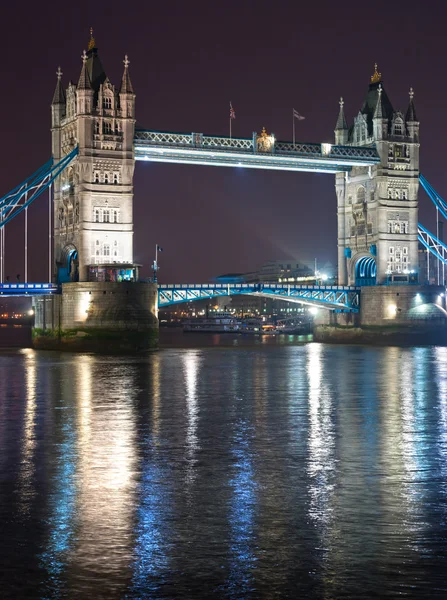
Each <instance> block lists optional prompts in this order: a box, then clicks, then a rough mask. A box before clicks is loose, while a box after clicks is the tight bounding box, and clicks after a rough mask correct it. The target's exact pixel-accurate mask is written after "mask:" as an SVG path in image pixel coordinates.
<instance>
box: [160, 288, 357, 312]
mask: <svg viewBox="0 0 447 600" xmlns="http://www.w3.org/2000/svg"><path fill="white" fill-rule="evenodd" d="M240 294H246V295H250V296H261V297H267V298H275V299H277V300H285V301H287V302H295V303H302V304H310V305H312V306H320V307H321V308H326V309H329V310H340V311H348V312H358V310H359V304H360V302H359V299H360V288H357V287H353V286H330V285H323V286H312V285H289V284H283V283H228V284H226V283H196V284H193V283H179V284H174V283H171V284H165V285H159V286H158V306H159V307H160V308H162V307H164V306H171V305H173V304H180V303H183V302H192V301H194V300H205V299H210V298H218V297H222V296H235V295H240Z"/></svg>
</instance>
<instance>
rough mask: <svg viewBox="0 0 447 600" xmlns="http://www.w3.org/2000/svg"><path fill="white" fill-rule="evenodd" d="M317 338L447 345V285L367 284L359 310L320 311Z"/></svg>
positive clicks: (352, 341) (328, 340) (346, 341)
mask: <svg viewBox="0 0 447 600" xmlns="http://www.w3.org/2000/svg"><path fill="white" fill-rule="evenodd" d="M314 339H315V341H319V342H338V343H347V344H352V343H359V344H387V345H388V344H400V343H410V344H418V343H420V344H433V343H436V344H442V345H447V311H446V297H445V288H444V287H442V286H433V285H432V286H422V285H383V286H365V287H363V288H362V289H361V293H360V312H359V313H357V314H352V313H337V312H334V311H320V314H319V315H318V316H317V318H316V319H315V322H314Z"/></svg>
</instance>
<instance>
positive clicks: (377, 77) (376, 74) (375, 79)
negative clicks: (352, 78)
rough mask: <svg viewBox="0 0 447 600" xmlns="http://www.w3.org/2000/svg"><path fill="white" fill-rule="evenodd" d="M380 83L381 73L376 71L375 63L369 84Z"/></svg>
mask: <svg viewBox="0 0 447 600" xmlns="http://www.w3.org/2000/svg"><path fill="white" fill-rule="evenodd" d="M381 81H382V73H379V72H378V70H377V63H374V73H373V75H371V83H380V82H381Z"/></svg>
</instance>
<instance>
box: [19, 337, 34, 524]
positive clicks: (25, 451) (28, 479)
mask: <svg viewBox="0 0 447 600" xmlns="http://www.w3.org/2000/svg"><path fill="white" fill-rule="evenodd" d="M23 355H24V359H25V364H24V371H25V389H26V400H25V418H24V426H23V437H22V442H21V448H22V458H21V463H20V470H19V490H20V505H19V513H20V514H21V516H22V518H26V517H27V516H29V511H30V507H31V503H32V500H33V497H34V495H35V492H36V490H35V472H36V468H35V467H36V465H35V460H34V458H35V457H34V453H35V449H36V387H37V377H36V355H35V352H33V351H32V350H28V349H27V350H24V351H23Z"/></svg>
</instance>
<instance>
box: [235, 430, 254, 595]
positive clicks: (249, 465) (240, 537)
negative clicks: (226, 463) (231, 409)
mask: <svg viewBox="0 0 447 600" xmlns="http://www.w3.org/2000/svg"><path fill="white" fill-rule="evenodd" d="M252 436H253V429H252V427H250V425H249V424H248V423H246V422H245V421H244V420H239V421H238V422H237V423H236V424H235V433H234V438H233V444H232V453H233V461H234V464H233V471H234V475H233V477H232V478H231V480H230V482H229V484H230V486H231V488H232V497H231V501H230V515H229V525H230V530H231V533H230V552H231V554H230V556H231V562H230V573H229V591H230V592H232V593H234V594H237V595H238V596H240V597H244V596H245V595H246V594H247V592H249V590H250V589H251V588H252V580H253V575H254V573H253V570H254V568H255V562H256V555H255V551H254V548H255V543H254V539H253V538H254V516H255V511H256V503H257V498H256V489H257V485H256V482H255V478H254V468H253V456H252V451H251V447H250V446H251V443H250V442H251V439H252Z"/></svg>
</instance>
